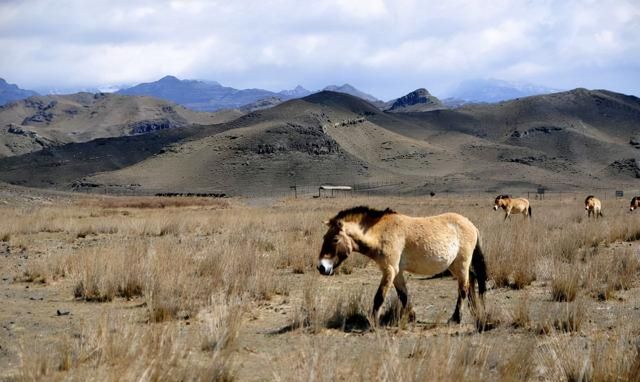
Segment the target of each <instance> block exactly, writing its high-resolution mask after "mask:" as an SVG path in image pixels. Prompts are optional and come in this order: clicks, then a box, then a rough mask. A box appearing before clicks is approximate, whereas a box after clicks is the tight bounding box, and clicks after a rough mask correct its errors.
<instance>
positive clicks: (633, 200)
mask: <svg viewBox="0 0 640 382" xmlns="http://www.w3.org/2000/svg"><path fill="white" fill-rule="evenodd" d="M638 199H640V196H634V197H633V199H631V203H635V202H636V200H638Z"/></svg>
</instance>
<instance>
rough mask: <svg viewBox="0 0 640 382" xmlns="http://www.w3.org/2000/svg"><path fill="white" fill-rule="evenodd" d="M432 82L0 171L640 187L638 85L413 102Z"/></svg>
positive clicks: (239, 184)
mask: <svg viewBox="0 0 640 382" xmlns="http://www.w3.org/2000/svg"><path fill="white" fill-rule="evenodd" d="M427 94H428V93H425V92H424V91H422V89H419V91H417V92H416V94H414V95H411V96H409V97H405V98H402V97H401V99H400V100H398V101H397V105H398V106H397V107H396V112H385V111H382V110H380V108H379V107H377V106H376V105H374V104H372V103H371V102H367V101H365V100H363V99H361V98H358V97H354V96H351V95H348V94H344V93H338V92H332V91H321V92H318V93H314V94H311V95H309V96H306V97H304V98H300V99H292V100H289V101H285V102H282V103H280V104H278V105H276V106H273V107H270V108H268V109H262V110H256V111H252V112H249V113H248V114H245V115H243V116H241V117H239V118H236V119H233V120H231V121H228V122H225V123H219V124H212V125H199V126H194V127H181V128H173V129H163V130H157V131H150V132H148V133H146V134H145V135H124V136H117V137H105V138H100V139H94V140H91V141H87V142H75V143H71V144H65V145H56V146H49V147H46V148H44V149H42V150H39V151H34V152H31V153H27V154H24V155H19V156H11V157H5V158H2V159H0V180H2V181H5V182H9V183H13V184H21V185H27V186H34V187H52V188H57V189H67V190H69V189H74V190H84V191H92V192H94V191H100V192H114V193H136V194H140V193H142V194H149V193H156V192H210V191H213V190H215V191H222V192H225V193H227V194H230V195H257V194H261V193H266V194H269V193H273V192H286V191H287V190H288V189H289V186H291V185H293V184H297V185H306V186H309V187H312V186H316V187H317V186H318V185H319V184H327V183H329V184H331V183H332V184H347V185H353V184H363V183H373V184H375V183H384V184H393V185H395V186H394V192H396V193H403V192H406V193H427V192H428V191H436V192H439V191H445V190H450V191H474V192H477V191H490V192H494V191H496V190H523V189H524V190H531V189H534V188H536V187H538V186H541V185H542V186H544V187H548V188H551V189H572V188H594V187H612V186H613V185H615V186H616V187H620V188H621V189H623V188H625V187H626V188H632V187H633V188H637V185H638V180H637V179H638V177H640V161H639V160H638V159H637V158H638V157H640V151H638V148H637V147H639V146H640V145H639V144H638V143H637V142H638V139H637V138H638V136H639V135H640V131H639V129H638V126H640V99H638V98H637V97H633V96H626V95H623V94H619V93H614V92H610V91H606V90H587V89H574V90H571V91H566V92H559V93H554V94H549V95H538V96H529V97H524V98H519V99H516V100H511V101H505V102H501V103H496V104H470V105H463V106H461V107H459V108H456V109H453V110H451V109H435V110H428V111H420V112H415V111H413V110H411V106H413V105H416V104H423V105H429V104H430V102H429V101H430V99H429V97H428V96H427ZM115 97H117V95H115ZM412 100H414V101H415V100H420V101H421V102H417V103H414V101H412ZM434 102H435V101H434ZM393 104H396V102H394V103H393ZM407 106H409V108H408V109H407V110H406V111H402V109H401V108H402V107H407ZM392 107H393V106H392ZM634 142H635V143H634Z"/></svg>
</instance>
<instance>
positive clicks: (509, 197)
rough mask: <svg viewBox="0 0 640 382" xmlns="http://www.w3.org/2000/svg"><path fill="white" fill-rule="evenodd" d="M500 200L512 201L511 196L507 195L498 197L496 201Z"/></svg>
mask: <svg viewBox="0 0 640 382" xmlns="http://www.w3.org/2000/svg"><path fill="white" fill-rule="evenodd" d="M500 199H511V196H509V195H507V194H502V195H498V196H496V200H500Z"/></svg>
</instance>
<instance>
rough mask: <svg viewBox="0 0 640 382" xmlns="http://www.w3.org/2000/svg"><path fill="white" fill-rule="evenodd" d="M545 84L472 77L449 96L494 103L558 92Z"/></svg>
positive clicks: (476, 101)
mask: <svg viewBox="0 0 640 382" xmlns="http://www.w3.org/2000/svg"><path fill="white" fill-rule="evenodd" d="M558 91H559V90H557V89H551V88H548V87H545V86H539V85H533V84H529V83H524V82H508V81H502V80H497V79H472V80H467V81H463V82H462V83H460V85H458V87H457V88H456V89H455V90H454V91H453V93H452V94H451V96H450V97H449V98H451V99H452V101H451V103H453V100H455V99H458V100H463V101H466V102H472V103H479V102H485V103H494V102H500V101H505V100H510V99H515V98H521V97H527V96H531V95H540V94H549V93H555V92H558Z"/></svg>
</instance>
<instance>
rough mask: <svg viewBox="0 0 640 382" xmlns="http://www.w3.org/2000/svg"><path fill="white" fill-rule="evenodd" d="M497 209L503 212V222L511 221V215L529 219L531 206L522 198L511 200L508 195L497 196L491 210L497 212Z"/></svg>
mask: <svg viewBox="0 0 640 382" xmlns="http://www.w3.org/2000/svg"><path fill="white" fill-rule="evenodd" d="M498 208H502V209H503V210H504V220H507V218H509V219H511V215H512V214H522V215H524V216H525V217H529V218H531V206H530V205H529V201H528V200H527V199H524V198H518V199H512V198H511V196H509V195H498V196H497V197H496V200H495V204H494V205H493V209H494V211H497V210H498Z"/></svg>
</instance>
